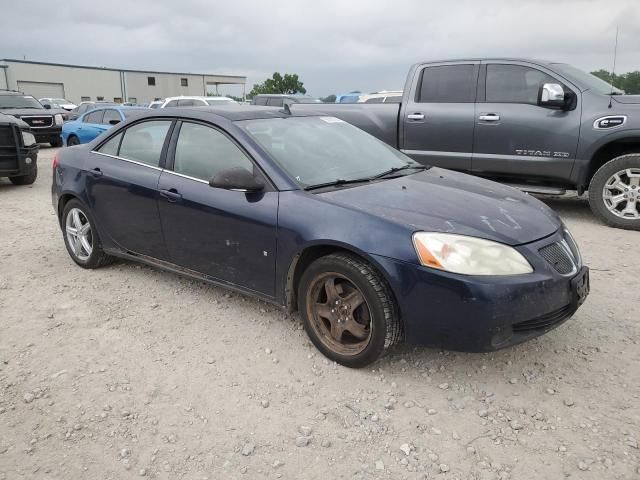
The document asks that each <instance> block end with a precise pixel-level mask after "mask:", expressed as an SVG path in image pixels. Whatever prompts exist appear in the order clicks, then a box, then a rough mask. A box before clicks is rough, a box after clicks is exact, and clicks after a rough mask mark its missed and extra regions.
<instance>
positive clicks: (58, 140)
mask: <svg viewBox="0 0 640 480" xmlns="http://www.w3.org/2000/svg"><path fill="white" fill-rule="evenodd" d="M49 145H51V146H52V147H54V148H58V147H61V146H62V138H60V137H53V138H51V139H50V140H49Z"/></svg>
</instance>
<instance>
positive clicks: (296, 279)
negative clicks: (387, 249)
mask: <svg viewBox="0 0 640 480" xmlns="http://www.w3.org/2000/svg"><path fill="white" fill-rule="evenodd" d="M338 252H341V253H348V254H350V255H353V256H355V257H358V258H359V259H361V260H363V261H365V262H367V263H369V264H371V262H370V261H369V260H368V259H367V258H365V257H363V256H362V255H360V254H358V253H356V252H354V251H353V250H349V249H347V248H344V247H340V246H338V245H314V246H311V247H308V248H306V249H305V250H303V251H302V252H301V253H300V254H299V255H298V256H297V257H296V258H295V259H294V260H293V262H291V266H290V267H289V273H288V275H287V282H286V288H285V299H286V302H287V309H288V311H289V312H294V311H296V310H297V309H298V286H299V285H300V279H301V278H302V275H303V274H304V272H305V270H306V269H307V267H309V265H311V264H312V263H313V262H315V261H316V260H317V259H319V258H320V257H324V256H327V255H331V254H332V253H338ZM372 267H373V268H375V269H376V271H378V272H379V273H380V270H379V269H378V267H377V266H375V265H372ZM381 277H382V278H383V280H385V281H386V278H385V277H384V275H382V274H381ZM390 290H391V289H390Z"/></svg>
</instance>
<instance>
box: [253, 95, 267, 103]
mask: <svg viewBox="0 0 640 480" xmlns="http://www.w3.org/2000/svg"><path fill="white" fill-rule="evenodd" d="M266 104H267V98H266V97H256V99H255V105H266Z"/></svg>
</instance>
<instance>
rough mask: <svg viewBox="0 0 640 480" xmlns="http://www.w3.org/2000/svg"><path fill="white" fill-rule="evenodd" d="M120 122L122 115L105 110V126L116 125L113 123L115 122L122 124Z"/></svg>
mask: <svg viewBox="0 0 640 480" xmlns="http://www.w3.org/2000/svg"><path fill="white" fill-rule="evenodd" d="M120 120H122V119H121V118H120V114H119V113H118V112H117V111H116V110H105V111H104V118H103V119H102V123H103V124H104V125H115V123H111V122H112V121H113V122H116V123H118V122H120Z"/></svg>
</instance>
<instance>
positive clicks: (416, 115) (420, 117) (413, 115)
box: [407, 113, 424, 120]
mask: <svg viewBox="0 0 640 480" xmlns="http://www.w3.org/2000/svg"><path fill="white" fill-rule="evenodd" d="M407 118H408V119H409V120H424V113H410V114H409V115H407Z"/></svg>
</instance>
